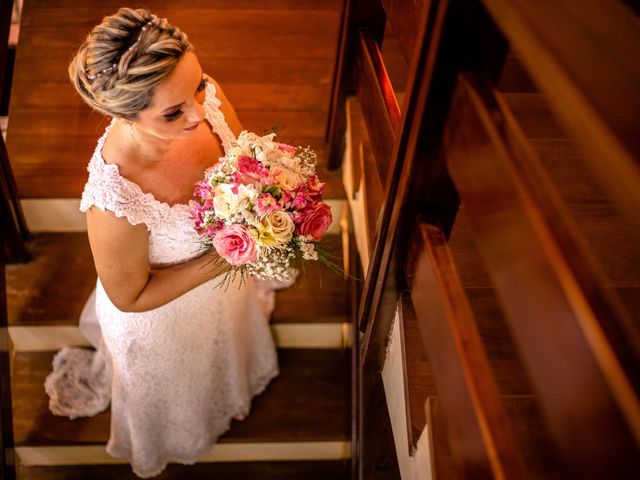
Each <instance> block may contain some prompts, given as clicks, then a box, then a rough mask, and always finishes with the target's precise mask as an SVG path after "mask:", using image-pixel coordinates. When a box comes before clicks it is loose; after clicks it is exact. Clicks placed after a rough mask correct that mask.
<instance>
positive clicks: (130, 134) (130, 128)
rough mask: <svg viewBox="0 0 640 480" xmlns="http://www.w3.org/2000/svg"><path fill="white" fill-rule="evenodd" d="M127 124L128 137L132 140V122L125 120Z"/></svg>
mask: <svg viewBox="0 0 640 480" xmlns="http://www.w3.org/2000/svg"><path fill="white" fill-rule="evenodd" d="M127 125H129V138H130V139H131V140H133V123H131V122H127Z"/></svg>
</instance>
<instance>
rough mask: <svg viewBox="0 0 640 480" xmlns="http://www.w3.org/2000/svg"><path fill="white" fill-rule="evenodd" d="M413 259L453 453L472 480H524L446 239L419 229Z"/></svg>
mask: <svg viewBox="0 0 640 480" xmlns="http://www.w3.org/2000/svg"><path fill="white" fill-rule="evenodd" d="M411 252H412V254H410V255H409V257H408V258H410V259H411V260H410V264H409V265H407V271H408V272H409V275H410V278H409V282H410V286H411V299H412V302H413V305H414V308H415V311H416V315H417V316H418V319H419V323H420V329H421V331H422V338H423V341H424V342H425V351H426V352H428V356H429V362H430V364H431V365H432V370H433V375H434V378H435V382H436V388H437V390H438V395H439V396H440V397H441V398H442V410H443V412H444V413H445V415H446V417H447V419H448V423H449V424H450V425H451V426H452V428H451V429H450V431H449V435H450V437H452V442H451V449H452V453H453V455H454V457H456V458H457V459H458V462H459V464H460V465H462V470H463V471H464V472H465V475H466V476H467V477H468V478H474V479H475V478H478V479H479V478H495V479H505V480H506V479H512V478H525V468H524V464H523V461H522V458H521V456H520V453H519V451H518V448H517V446H516V445H517V444H516V440H515V437H514V435H513V432H512V431H511V427H510V424H509V421H508V417H507V414H506V412H505V410H504V407H503V405H502V401H501V399H500V394H499V392H498V387H497V384H496V381H495V378H494V376H493V373H492V369H491V366H490V364H489V360H488V359H487V355H486V353H485V350H484V347H483V344H482V340H481V339H480V334H479V333H478V328H477V326H476V323H475V319H474V317H473V314H472V312H471V308H470V306H469V303H468V301H467V297H466V294H465V292H464V290H463V288H462V284H461V283H460V280H459V278H458V274H457V271H456V268H455V266H454V264H453V260H452V259H451V255H450V253H449V249H448V247H447V242H446V239H445V236H444V233H443V232H442V230H441V229H440V228H438V227H437V226H434V225H429V224H426V223H420V224H418V226H417V229H416V232H415V237H414V241H413V242H412V248H411Z"/></svg>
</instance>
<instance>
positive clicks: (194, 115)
mask: <svg viewBox="0 0 640 480" xmlns="http://www.w3.org/2000/svg"><path fill="white" fill-rule="evenodd" d="M204 117H205V114H204V107H203V106H202V105H200V104H199V103H198V102H194V103H192V105H191V108H190V109H189V116H188V119H189V121H191V122H201V121H202V120H204Z"/></svg>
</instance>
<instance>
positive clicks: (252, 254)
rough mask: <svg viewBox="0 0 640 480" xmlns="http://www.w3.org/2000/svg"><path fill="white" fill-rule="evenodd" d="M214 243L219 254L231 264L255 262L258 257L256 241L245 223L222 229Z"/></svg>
mask: <svg viewBox="0 0 640 480" xmlns="http://www.w3.org/2000/svg"><path fill="white" fill-rule="evenodd" d="M212 243H213V246H214V248H215V249H216V251H217V252H218V254H219V255H220V256H221V257H222V258H224V259H225V260H226V261H227V262H229V263H230V264H231V265H245V264H247V263H253V262H255V261H256V260H257V258H258V249H257V247H256V242H255V240H254V239H253V237H252V236H251V235H250V234H249V231H248V230H247V228H246V227H245V226H244V225H240V224H237V223H236V224H233V225H229V226H227V227H224V228H222V229H220V230H219V231H218V233H216V236H215V237H214V238H213V242H212Z"/></svg>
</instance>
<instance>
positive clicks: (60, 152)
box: [7, 0, 344, 198]
mask: <svg viewBox="0 0 640 480" xmlns="http://www.w3.org/2000/svg"><path fill="white" fill-rule="evenodd" d="M341 3H342V2H341V1H340V0H217V1H215V2H210V1H208V0H194V1H180V0H175V1H174V0H172V1H167V0H158V1H154V2H146V3H143V5H148V6H149V7H150V9H151V10H152V11H153V12H155V13H156V14H157V15H159V16H162V17H167V18H168V19H169V21H171V22H173V23H174V24H175V25H177V26H178V27H180V28H181V29H182V30H183V31H185V32H186V33H187V34H188V36H189V39H190V41H191V42H192V43H193V44H194V45H195V47H196V52H197V54H198V56H199V59H200V62H201V64H202V66H203V68H204V70H205V72H207V73H208V74H210V75H211V76H212V77H214V78H215V79H216V80H217V81H218V82H219V83H220V85H221V86H222V88H223V89H224V91H225V93H226V95H227V96H228V98H229V99H230V101H231V103H232V104H233V105H234V107H235V108H236V110H237V111H238V115H239V118H240V120H241V122H242V123H243V125H244V127H246V128H247V129H249V130H252V131H256V132H263V131H271V130H272V129H274V128H275V129H277V130H278V132H279V134H278V135H279V137H280V138H281V139H282V140H283V141H287V142H290V143H293V144H300V145H310V146H312V147H313V148H314V149H315V150H316V152H317V153H318V155H319V158H320V162H319V163H320V168H319V175H320V177H321V179H322V180H323V181H326V182H327V184H328V189H327V197H328V198H341V197H343V196H344V193H343V189H342V186H341V184H340V175H339V173H336V172H334V173H331V172H328V171H326V169H325V168H323V167H322V166H323V165H324V163H325V158H324V157H325V155H324V140H323V137H324V130H325V123H326V115H327V108H328V105H329V94H330V86H331V76H332V70H333V62H334V56H335V50H336V41H337V31H338V22H339V15H340V8H341ZM120 6H122V2H121V1H115V0H105V1H101V2H98V1H95V0H93V1H86V2H77V1H72V0H59V1H51V0H50V1H41V0H38V1H36V0H26V1H25V5H24V11H23V17H22V23H21V31H20V40H19V43H18V47H17V57H16V66H15V74H14V78H13V89H12V97H11V103H10V110H9V129H8V135H7V146H8V149H9V155H10V159H11V163H12V166H13V169H14V173H15V175H16V178H17V183H18V190H19V193H20V196H21V197H25V198H78V197H79V196H80V194H81V191H82V187H83V185H84V182H85V181H86V170H85V167H86V164H87V162H88V160H89V158H90V156H91V153H92V151H93V149H94V148H95V144H96V139H97V138H98V137H99V136H100V135H101V133H102V131H103V129H104V127H105V125H106V123H107V120H106V119H105V118H104V117H102V116H101V115H99V114H97V113H92V112H91V110H90V109H89V108H88V107H86V106H85V105H84V104H83V103H82V102H81V100H80V98H79V96H78V95H77V94H76V92H75V91H74V89H73V87H72V86H71V84H70V83H69V81H68V79H67V74H66V70H67V65H68V62H69V60H70V59H71V57H72V55H73V53H74V51H75V49H77V47H78V46H79V45H80V43H81V41H82V40H83V38H84V36H85V35H86V34H87V33H88V31H89V30H90V29H91V28H92V27H93V26H94V25H96V24H97V23H99V22H100V21H101V19H102V17H103V16H105V15H108V14H111V13H113V12H115V11H116V10H117V9H118V8H119V7H120Z"/></svg>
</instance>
